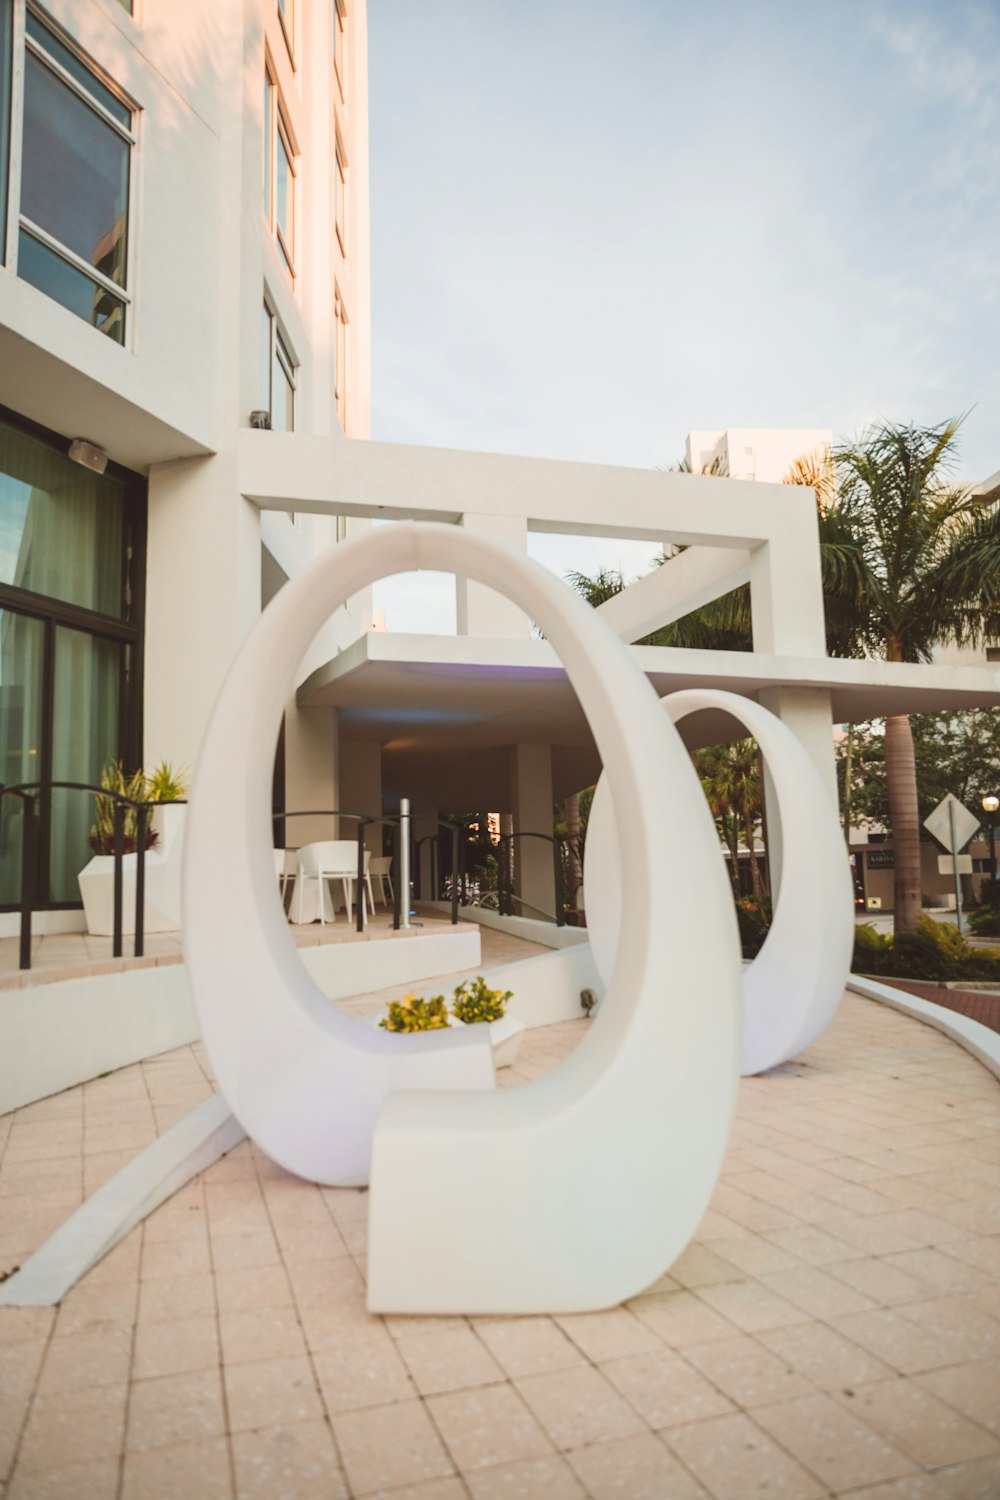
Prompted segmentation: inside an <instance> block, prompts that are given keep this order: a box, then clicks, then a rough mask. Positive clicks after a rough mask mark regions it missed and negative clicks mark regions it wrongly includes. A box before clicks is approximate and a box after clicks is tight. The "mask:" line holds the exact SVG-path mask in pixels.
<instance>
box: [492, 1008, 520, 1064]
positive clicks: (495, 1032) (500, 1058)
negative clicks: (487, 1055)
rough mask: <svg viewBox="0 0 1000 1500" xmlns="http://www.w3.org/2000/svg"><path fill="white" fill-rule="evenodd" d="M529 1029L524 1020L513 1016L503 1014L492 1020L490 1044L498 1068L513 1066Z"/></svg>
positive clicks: (494, 1062)
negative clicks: (518, 1019) (496, 1019)
mask: <svg viewBox="0 0 1000 1500" xmlns="http://www.w3.org/2000/svg"><path fill="white" fill-rule="evenodd" d="M526 1030H527V1027H526V1026H525V1024H524V1022H523V1021H517V1020H515V1019H514V1017H513V1016H501V1017H500V1019H499V1021H491V1022H490V1046H491V1047H492V1048H493V1065H494V1067H497V1068H509V1067H512V1066H513V1064H514V1062H515V1061H516V1060H517V1054H518V1053H519V1052H520V1050H521V1042H522V1041H523V1039H524V1033H525V1031H526Z"/></svg>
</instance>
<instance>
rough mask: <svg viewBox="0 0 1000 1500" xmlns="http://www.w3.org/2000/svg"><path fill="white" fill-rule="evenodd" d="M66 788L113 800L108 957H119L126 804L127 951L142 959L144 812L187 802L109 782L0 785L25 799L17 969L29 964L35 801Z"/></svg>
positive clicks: (3, 792)
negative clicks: (130, 931) (131, 880)
mask: <svg viewBox="0 0 1000 1500" xmlns="http://www.w3.org/2000/svg"><path fill="white" fill-rule="evenodd" d="M53 791H71V792H88V793H89V794H90V795H92V796H94V797H106V798H107V800H108V801H109V802H113V803H114V804H115V807H114V813H113V819H114V849H113V850H112V855H113V858H114V861H115V869H114V898H113V899H114V907H113V912H114V916H113V922H112V939H111V956H112V957H113V958H121V956H122V946H123V944H122V926H123V921H122V916H123V904H124V881H123V871H122V859H123V858H124V854H125V814H126V810H127V809H128V808H132V809H133V811H134V812H135V815H136V840H135V844H136V847H135V854H136V863H135V926H134V935H133V941H132V952H133V954H134V956H135V957H136V958H141V957H142V956H143V953H144V950H145V910H146V817H147V814H148V813H149V811H150V809H151V808H154V807H166V806H176V805H177V804H178V803H181V802H186V801H187V798H186V797H175V798H173V799H171V802H170V803H167V802H161V801H159V800H153V801H150V800H149V799H140V798H135V797H129V796H127V795H126V794H125V793H124V792H117V791H115V790H114V789H113V788H112V787H106V786H96V785H95V784H94V783H93V782H91V781H22V782H18V783H17V784H16V785H14V786H5V785H0V797H5V796H11V797H19V798H20V799H21V801H22V802H23V803H24V809H25V814H24V825H23V827H22V830H21V900H20V902H19V903H18V904H19V906H20V912H21V924H20V950H19V954H18V967H19V968H21V969H30V968H31V917H32V912H33V910H34V896H35V894H36V893H35V879H36V866H37V861H36V859H35V846H36V837H37V835H36V829H35V823H36V809H35V802H36V799H37V798H38V797H40V796H41V795H42V794H44V793H47V792H53Z"/></svg>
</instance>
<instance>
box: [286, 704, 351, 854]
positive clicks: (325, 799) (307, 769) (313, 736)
mask: <svg viewBox="0 0 1000 1500" xmlns="http://www.w3.org/2000/svg"><path fill="white" fill-rule="evenodd" d="M336 806H337V710H336V709H335V708H309V709H300V708H299V707H298V704H297V703H296V701H295V699H294V697H293V698H291V699H289V702H288V704H287V706H286V708H285V812H286V813H294V812H312V811H322V810H323V809H324V808H330V809H331V810H332V809H333V808H335V807H336ZM335 834H336V829H335V827H334V823H333V819H332V818H289V819H288V821H287V822H286V824H285V844H286V846H287V848H289V849H301V848H302V846H303V844H311V843H312V842H313V841H314V840H316V839H332V838H334V837H335ZM345 836H346V837H349V836H350V835H349V834H347V835H345Z"/></svg>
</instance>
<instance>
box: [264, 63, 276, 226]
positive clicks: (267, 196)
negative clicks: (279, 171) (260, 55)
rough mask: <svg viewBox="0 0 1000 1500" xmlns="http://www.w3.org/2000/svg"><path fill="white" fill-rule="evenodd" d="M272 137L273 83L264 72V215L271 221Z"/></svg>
mask: <svg viewBox="0 0 1000 1500" xmlns="http://www.w3.org/2000/svg"><path fill="white" fill-rule="evenodd" d="M273 139H274V84H273V83H272V81H271V75H270V74H269V73H268V72H266V71H265V73H264V215H265V217H266V219H267V222H268V224H270V222H271V142H272V140H273Z"/></svg>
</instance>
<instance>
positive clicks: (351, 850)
mask: <svg viewBox="0 0 1000 1500" xmlns="http://www.w3.org/2000/svg"><path fill="white" fill-rule="evenodd" d="M366 862H367V857H366ZM357 874H358V846H357V844H356V843H355V841H354V840H353V839H324V840H322V841H321V842H319V843H316V844H305V845H303V847H302V848H301V849H300V850H299V852H298V877H299V880H300V881H302V882H303V883H304V882H305V881H306V880H315V881H316V882H317V884H318V886H319V920H320V922H321V923H322V924H323V925H324V926H325V925H326V901H325V899H324V886H325V884H326V882H327V881H328V880H339V881H340V889H341V891H342V893H343V898H344V906H345V907H346V909H347V920H348V922H350V921H351V916H352V897H351V887H352V885H353V882H354V881H355V880H356V879H357ZM361 901H362V902H363V903H365V910H366V912H367V909H368V907H367V901H366V897H365V892H364V890H362V892H361Z"/></svg>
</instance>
